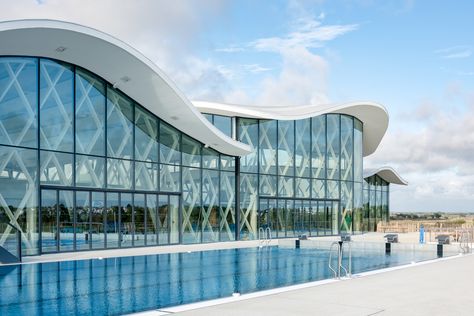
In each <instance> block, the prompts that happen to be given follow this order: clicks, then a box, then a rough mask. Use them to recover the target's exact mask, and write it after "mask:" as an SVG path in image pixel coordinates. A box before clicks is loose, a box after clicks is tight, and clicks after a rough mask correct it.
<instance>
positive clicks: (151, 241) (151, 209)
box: [146, 194, 158, 245]
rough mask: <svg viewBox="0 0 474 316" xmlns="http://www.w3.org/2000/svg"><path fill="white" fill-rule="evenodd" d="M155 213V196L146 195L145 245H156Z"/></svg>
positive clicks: (156, 225)
mask: <svg viewBox="0 0 474 316" xmlns="http://www.w3.org/2000/svg"><path fill="white" fill-rule="evenodd" d="M157 219H158V217H157V212H156V195H155V194H147V195H146V244H147V245H156V244H158V238H157V234H156V233H157V231H156V228H157V227H158V223H157Z"/></svg>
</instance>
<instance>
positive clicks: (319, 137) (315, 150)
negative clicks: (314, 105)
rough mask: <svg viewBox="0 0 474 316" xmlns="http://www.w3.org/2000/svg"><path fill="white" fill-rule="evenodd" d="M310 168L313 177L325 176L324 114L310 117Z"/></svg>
mask: <svg viewBox="0 0 474 316" xmlns="http://www.w3.org/2000/svg"><path fill="white" fill-rule="evenodd" d="M311 120H312V121H311V138H312V145H311V170H312V173H311V174H312V177H313V178H320V179H325V178H326V115H320V116H316V117H313V118H311Z"/></svg>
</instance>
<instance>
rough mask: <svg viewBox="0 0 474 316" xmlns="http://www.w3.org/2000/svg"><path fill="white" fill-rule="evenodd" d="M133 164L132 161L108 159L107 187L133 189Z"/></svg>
mask: <svg viewBox="0 0 474 316" xmlns="http://www.w3.org/2000/svg"><path fill="white" fill-rule="evenodd" d="M132 166H133V162H132V161H130V160H121V159H110V158H109V159H107V187H108V188H119V189H131V188H132V184H133V181H132V179H133V176H132V175H133V173H132V171H133V168H132Z"/></svg>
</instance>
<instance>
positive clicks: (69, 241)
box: [58, 191, 74, 251]
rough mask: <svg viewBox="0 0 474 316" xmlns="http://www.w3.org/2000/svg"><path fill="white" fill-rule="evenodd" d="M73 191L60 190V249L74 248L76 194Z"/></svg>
mask: <svg viewBox="0 0 474 316" xmlns="http://www.w3.org/2000/svg"><path fill="white" fill-rule="evenodd" d="M73 194H74V193H73V191H59V196H58V197H59V200H58V211H59V238H60V242H59V251H72V250H73V249H74V195H73Z"/></svg>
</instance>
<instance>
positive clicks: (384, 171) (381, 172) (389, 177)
mask: <svg viewBox="0 0 474 316" xmlns="http://www.w3.org/2000/svg"><path fill="white" fill-rule="evenodd" d="M373 175H378V176H379V177H380V178H382V179H384V180H385V181H387V182H388V183H394V184H400V185H408V182H407V181H406V180H405V179H403V178H402V177H401V176H400V175H399V174H398V173H397V172H396V171H395V170H394V169H393V168H392V167H389V166H384V167H380V168H378V169H364V178H368V177H371V176H373Z"/></svg>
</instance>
